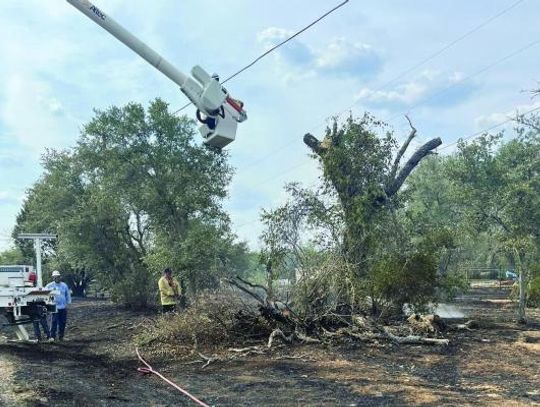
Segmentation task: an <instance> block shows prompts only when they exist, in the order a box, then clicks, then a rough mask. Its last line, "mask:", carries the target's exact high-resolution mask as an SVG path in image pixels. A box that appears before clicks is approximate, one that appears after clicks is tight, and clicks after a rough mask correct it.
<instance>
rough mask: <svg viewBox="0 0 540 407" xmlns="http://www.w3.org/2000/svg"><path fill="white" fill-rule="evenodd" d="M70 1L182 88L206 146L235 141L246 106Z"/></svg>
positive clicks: (200, 72) (80, 0)
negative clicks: (187, 73) (193, 108)
mask: <svg viewBox="0 0 540 407" xmlns="http://www.w3.org/2000/svg"><path fill="white" fill-rule="evenodd" d="M67 1H68V2H69V3H70V4H71V5H73V6H74V7H76V8H77V9H78V10H79V11H81V12H82V13H83V14H85V15H86V16H87V17H89V18H90V19H91V20H92V21H94V22H95V23H97V24H99V25H100V26H101V27H103V28H104V29H105V30H107V31H108V32H109V33H111V34H112V35H113V36H114V37H116V38H117V39H118V40H119V41H121V42H123V43H124V44H125V45H126V46H128V47H129V48H131V49H132V50H133V51H134V52H136V53H137V54H139V56H141V57H142V58H143V59H145V60H146V61H147V62H148V63H150V64H151V65H152V66H154V67H155V68H156V69H157V70H159V71H160V72H161V73H163V74H164V75H165V76H166V77H168V78H169V79H170V80H172V81H173V82H174V83H176V84H177V85H178V86H180V90H181V91H182V92H183V93H184V94H185V95H186V96H187V97H188V99H189V100H190V101H191V102H192V103H193V104H194V105H195V106H196V107H197V110H198V111H197V119H198V120H199V121H200V122H201V123H202V125H201V126H200V127H199V131H200V132H201V134H202V136H203V137H204V139H205V141H204V142H205V143H206V144H209V145H213V146H216V147H224V146H226V145H227V144H229V143H230V142H231V141H233V140H234V138H235V135H236V127H237V123H240V122H243V121H244V120H246V119H247V114H246V112H245V110H244V109H243V103H242V102H240V101H238V100H235V99H233V98H232V97H230V96H229V94H228V92H227V91H226V90H225V88H223V87H222V86H221V85H220V83H219V81H218V80H216V79H215V78H213V77H211V76H210V75H209V74H208V73H207V72H206V71H205V70H204V69H202V68H201V67H200V66H198V65H197V66H195V67H193V69H192V70H191V74H192V75H193V78H194V79H193V78H191V77H190V76H188V75H185V74H183V73H182V72H180V71H179V70H178V69H176V68H175V67H174V66H173V65H172V64H171V63H169V62H168V61H167V60H166V59H164V58H163V57H162V56H161V55H159V54H158V53H157V52H155V51H154V50H153V49H151V48H150V47H149V46H148V45H146V44H145V43H143V42H142V41H141V40H139V39H138V38H137V37H135V36H134V35H133V34H131V33H130V32H129V31H127V30H126V29H125V28H123V27H122V26H121V25H120V24H118V23H117V22H116V21H114V19H112V18H111V17H109V16H107V15H106V14H105V13H104V12H103V11H102V10H100V9H99V8H97V7H96V6H94V5H93V4H92V3H90V2H89V1H88V0H67ZM201 113H202V115H201Z"/></svg>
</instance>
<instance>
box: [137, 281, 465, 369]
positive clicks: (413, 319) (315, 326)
mask: <svg viewBox="0 0 540 407" xmlns="http://www.w3.org/2000/svg"><path fill="white" fill-rule="evenodd" d="M229 283H230V285H231V286H233V287H235V288H234V289H233V290H231V291H229V292H224V291H221V292H217V293H212V294H205V295H202V296H200V297H199V299H198V300H197V301H196V302H195V303H194V304H193V305H192V306H191V307H189V308H188V309H187V310H186V311H184V312H181V313H179V314H177V315H165V316H163V317H161V318H158V319H157V320H156V321H154V323H152V324H149V325H146V326H145V331H144V333H142V334H141V335H139V336H138V338H137V344H138V345H139V346H144V347H146V352H149V353H152V356H154V357H157V356H162V357H167V358H170V357H175V358H184V359H193V357H194V356H195V357H196V358H197V359H196V360H194V361H193V360H191V361H190V362H188V363H201V364H202V367H207V366H209V365H210V364H212V363H215V362H223V361H230V360H235V359H238V358H242V357H246V356H248V355H266V354H268V352H272V351H273V350H275V349H276V348H278V349H279V348H286V347H289V346H291V345H295V344H335V343H355V342H356V343H357V342H364V343H372V344H375V345H377V346H386V344H397V345H404V344H414V345H435V346H446V345H448V344H449V340H448V339H446V338H444V336H443V334H444V332H446V331H447V327H445V324H444V323H443V321H442V320H441V319H440V318H439V317H438V316H436V315H420V314H414V315H412V316H410V317H409V318H408V320H405V321H404V320H400V321H397V322H393V323H388V322H387V323H386V324H385V323H384V322H383V321H382V320H377V319H375V318H373V317H371V316H369V315H364V314H361V313H360V312H356V313H353V312H352V311H350V310H349V311H347V309H346V308H345V307H341V308H339V309H334V310H328V309H325V310H324V312H323V313H322V314H321V315H319V314H317V315H309V316H305V315H303V316H301V315H298V314H297V313H295V312H294V310H293V309H291V308H292V307H291V306H290V305H289V304H287V303H284V302H280V301H275V300H271V299H270V297H269V295H268V292H267V290H266V289H265V287H263V286H259V285H256V284H252V283H250V282H247V281H245V280H243V279H241V278H237V279H234V280H229ZM240 292H242V293H244V294H245V295H243V294H242V295H241V294H240ZM471 327H473V325H472V324H463V326H455V327H452V329H457V330H462V329H466V330H470V329H471ZM272 355H273V356H275V352H273V353H272Z"/></svg>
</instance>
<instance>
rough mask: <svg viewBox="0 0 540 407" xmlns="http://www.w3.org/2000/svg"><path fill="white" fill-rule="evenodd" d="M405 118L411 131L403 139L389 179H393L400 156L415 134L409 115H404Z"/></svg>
mask: <svg viewBox="0 0 540 407" xmlns="http://www.w3.org/2000/svg"><path fill="white" fill-rule="evenodd" d="M405 118H406V119H407V121H408V122H409V126H411V132H410V133H409V136H408V137H407V140H405V142H404V143H403V145H402V146H401V148H400V149H399V151H398V153H397V155H396V159H395V160H394V165H393V166H392V171H391V172H390V176H389V177H388V179H390V180H394V178H395V177H396V174H397V171H398V169H399V163H400V162H401V157H403V154H405V151H407V148H409V144H410V143H411V141H412V139H413V138H414V137H415V136H416V128H415V127H414V126H413V124H412V122H411V119H409V116H407V115H405Z"/></svg>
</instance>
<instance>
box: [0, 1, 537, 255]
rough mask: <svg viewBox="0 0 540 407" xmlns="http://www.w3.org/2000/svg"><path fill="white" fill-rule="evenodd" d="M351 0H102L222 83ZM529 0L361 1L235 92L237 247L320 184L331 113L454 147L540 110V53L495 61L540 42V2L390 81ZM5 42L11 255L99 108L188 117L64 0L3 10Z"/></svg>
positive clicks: (4, 139) (171, 55)
mask: <svg viewBox="0 0 540 407" xmlns="http://www.w3.org/2000/svg"><path fill="white" fill-rule="evenodd" d="M338 2H339V1H335V2H334V1H323V0H314V1H307V0H304V1H296V2H291V1H284V0H274V1H272V2H258V1H257V2H256V1H247V0H230V1H227V2H224V1H222V2H217V1H209V0H183V1H174V0H155V1H152V2H150V1H143V0H131V1H127V0H108V1H105V0H95V1H94V3H95V4H96V5H97V6H98V7H100V8H102V9H103V10H104V11H105V12H106V13H108V14H109V15H110V16H111V17H113V18H115V19H116V20H117V21H118V22H119V23H121V24H122V25H124V26H125V27H126V28H127V29H129V30H130V31H132V32H133V33H135V34H136V35H137V36H139V38H141V39H142V40H143V41H145V42H146V43H147V44H148V45H150V46H152V47H153V48H154V49H155V50H157V51H158V52H159V53H161V54H162V55H163V56H164V57H165V58H167V59H168V60H169V61H170V62H171V63H173V64H174V65H175V66H177V67H178V68H179V69H180V70H182V71H184V72H189V70H190V68H191V67H192V66H193V65H195V64H199V65H201V66H203V67H204V68H206V69H207V70H208V71H210V72H218V73H220V74H221V77H222V78H223V77H226V76H228V75H229V74H230V73H232V72H234V71H236V70H237V69H239V68H240V67H242V66H243V65H245V64H247V63H248V62H250V61H251V60H253V59H254V58H255V57H256V56H258V55H259V54H261V53H262V52H264V51H265V50H266V49H268V48H269V47H270V46H272V45H273V44H275V43H276V42H278V41H280V40H282V39H283V38H285V37H286V36H288V35H289V34H290V33H291V32H294V31H295V30H297V29H299V28H301V27H303V26H304V25H306V24H307V23H309V22H311V21H312V20H313V19H315V18H317V17H318V16H319V15H321V14H322V13H323V12H325V11H326V10H328V9H330V8H332V7H333V6H334V5H336V4H337V3H338ZM514 3H516V0H504V1H503V0H489V1H488V0H479V1H474V2H471V1H464V0H453V1H445V2H442V1H427V0H426V1H423V0H417V1H397V0H393V1H390V0H387V1H384V0H379V1H375V0H369V1H360V0H351V1H349V3H348V4H347V5H345V6H344V7H343V8H341V9H339V10H338V11H337V12H335V13H334V14H332V15H330V16H329V17H328V18H326V19H325V20H323V21H322V22H320V23H319V24H318V25H316V26H315V27H313V28H312V29H311V30H310V31H307V32H306V33H304V34H302V35H301V36H300V37H298V38H297V39H295V40H294V41H292V42H291V43H289V44H287V45H286V46H284V47H282V48H281V49H280V50H279V52H276V53H274V54H271V55H270V56H268V57H267V58H265V59H263V60H262V61H260V62H259V63H258V64H257V65H255V66H254V67H253V68H252V69H250V70H248V71H246V72H244V73H243V74H242V75H240V76H238V77H237V78H236V79H234V80H233V81H231V82H230V83H228V84H227V89H228V90H229V91H230V92H231V94H233V96H234V97H237V98H240V99H242V100H243V101H244V102H245V103H246V110H247V111H248V116H249V119H248V121H247V122H245V123H243V124H241V125H240V127H239V131H238V135H237V140H236V141H235V142H234V143H233V144H231V145H230V156H231V163H232V165H233V166H234V167H235V168H236V173H235V176H234V179H233V182H232V184H231V188H230V197H229V199H228V201H227V203H226V208H227V210H228V211H229V212H230V214H231V218H232V220H233V223H234V229H235V231H236V233H237V234H238V236H239V237H240V238H241V239H245V240H248V241H249V242H250V244H251V245H252V246H253V247H255V246H256V243H257V237H258V235H259V233H260V231H261V227H260V224H259V222H258V220H257V219H258V214H259V212H260V209H261V208H271V207H274V206H276V205H278V204H279V203H280V202H282V201H283V199H284V198H285V196H284V193H283V184H284V183H285V182H289V181H302V182H304V183H305V184H312V183H313V182H315V181H316V179H317V176H318V175H319V171H318V168H317V165H316V164H315V163H314V162H313V161H312V160H310V159H309V158H308V155H307V154H308V150H307V148H306V147H305V146H304V145H303V142H302V136H303V134H304V133H305V132H308V131H309V132H312V133H313V134H315V135H317V136H320V135H321V133H322V131H323V129H324V127H325V123H326V120H327V117H329V116H332V115H336V114H338V113H339V112H342V111H347V112H348V111H350V110H352V111H353V113H354V114H361V113H362V112H363V111H365V110H369V111H371V112H372V113H374V114H375V115H376V116H377V117H378V118H380V119H383V120H389V123H390V124H391V125H392V126H393V127H394V129H395V131H396V134H397V135H399V136H405V135H406V133H407V131H408V128H407V123H406V121H405V119H404V118H403V114H404V113H407V112H408V113H409V115H410V117H411V119H412V120H413V122H414V124H415V126H416V127H417V128H418V130H419V136H418V142H422V141H424V140H426V139H428V138H431V137H435V136H439V137H441V138H442V139H443V142H444V143H451V142H453V141H455V140H456V139H457V138H459V137H460V136H464V135H468V134H471V133H474V132H476V131H478V130H481V129H483V128H487V127H489V126H491V125H493V124H495V123H498V122H500V121H503V120H505V119H506V118H507V117H508V115H509V114H512V112H515V110H516V109H520V110H527V109H530V108H532V107H535V106H540V101H538V100H532V99H531V97H530V94H528V93H527V92H523V90H527V89H531V88H534V87H535V86H537V83H538V81H540V74H539V73H538V55H539V53H540V43H539V44H537V45H534V46H531V47H530V48H528V49H526V50H524V51H522V52H519V53H517V54H516V55H513V56H512V57H510V58H507V59H506V60H504V61H502V62H500V63H496V62H497V61H500V60H501V59H503V58H504V57H505V56H507V55H511V54H512V53H514V52H515V51H517V50H519V49H521V48H523V47H525V46H527V45H528V44H530V43H532V42H533V41H535V40H538V39H540V28H539V26H538V21H537V18H538V15H540V2H537V1H533V0H524V1H521V2H519V4H517V5H516V6H515V7H513V8H512V9H511V10H509V11H508V12H506V13H504V14H503V15H501V16H500V17H498V18H496V19H494V20H493V21H491V22H489V23H488V24H486V25H485V26H484V27H482V28H481V29H479V30H478V31H477V32H475V33H473V34H471V35H470V36H468V37H467V38H465V39H463V40H462V41H460V42H458V43H457V44H455V45H454V46H452V47H451V48H449V49H448V50H446V51H444V52H443V53H441V54H440V55H438V56H437V57H435V58H433V59H431V60H430V61H428V62H427V63H425V64H424V65H422V66H420V67H418V68H416V69H414V70H412V71H411V72H409V73H408V74H407V75H404V76H403V77H401V78H400V79H398V80H396V81H393V82H391V83H390V84H387V83H388V82H389V81H390V80H392V79H393V78H395V77H396V76H398V75H399V74H401V73H402V72H404V71H406V70H407V69H409V68H410V67H413V66H415V65H417V64H418V63H419V62H420V61H422V60H424V59H425V58H426V57H427V56H429V55H432V54H433V53H434V52H436V51H438V50H439V49H441V48H442V47H443V46H445V45H446V44H448V43H450V42H452V41H453V40H455V39H457V38H459V37H460V36H462V35H463V34H464V33H466V32H468V31H469V30H471V29H472V28H474V27H475V26H478V25H479V24H481V23H483V22H485V21H486V20H488V19H489V18H490V17H492V16H493V15H495V14H497V13H499V12H500V11H501V10H503V9H505V8H508V7H509V6H511V5H513V4H514ZM0 38H1V39H0V55H1V61H2V62H1V63H0V78H2V86H1V87H0V249H2V248H5V247H7V246H8V244H9V240H8V239H7V238H6V237H7V236H9V235H10V232H11V229H12V227H13V225H14V222H15V216H16V214H17V212H18V211H19V210H20V207H21V204H22V202H23V199H24V196H25V191H26V190H27V189H28V188H29V187H30V186H31V185H32V184H33V183H34V182H35V181H36V180H37V179H38V177H39V175H40V173H41V167H40V155H41V154H42V153H43V152H44V151H45V149H46V148H55V149H59V148H66V147H70V146H73V145H74V144H75V141H76V139H77V137H78V134H79V129H80V127H81V125H82V124H83V123H85V122H86V121H88V120H89V119H90V118H91V117H92V115H93V113H92V109H93V108H98V109H104V108H107V107H108V106H111V105H122V104H125V103H127V102H129V101H136V102H140V103H143V104H147V103H148V102H149V101H150V100H152V99H153V98H155V97H157V96H159V97H161V98H163V99H165V100H166V101H168V102H169V103H170V105H171V109H173V110H176V109H177V108H179V107H180V106H182V105H184V104H185V102H186V100H185V98H184V96H183V95H182V94H181V93H180V92H179V91H178V89H177V86H176V85H174V84H173V83H172V82H170V81H169V80H168V79H167V78H165V77H164V76H162V75H161V74H160V73H159V72H157V71H155V70H154V69H153V68H152V67H151V66H149V65H148V64H147V63H146V62H145V61H143V60H141V59H140V58H139V57H138V56H137V55H135V54H133V53H132V52H131V51H130V50H129V49H127V48H126V47H125V46H124V45H122V44H121V43H119V42H118V41H116V40H115V39H114V38H112V37H111V36H110V35H109V34H108V33H107V32H105V31H104V30H103V29H101V28H100V27H98V26H97V25H95V24H94V23H92V22H91V21H90V20H88V19H87V18H86V17H85V16H83V15H82V14H80V13H79V12H78V11H77V10H75V9H74V8H73V7H72V6H70V5H69V4H68V3H67V2H65V1H62V0H49V1H46V2H45V1H43V0H40V1H38V0H25V1H20V0H2V1H1V2H0ZM494 63H495V64H494ZM491 64H494V65H493V67H491V68H489V69H486V70H484V68H486V67H488V66H489V65H491ZM478 72H480V73H478ZM471 76H472V77H471ZM469 77H470V78H469ZM385 84H387V86H383V85H385ZM184 112H185V113H186V114H188V115H193V114H194V111H193V108H189V109H186V110H185V111H184ZM449 150H450V149H449Z"/></svg>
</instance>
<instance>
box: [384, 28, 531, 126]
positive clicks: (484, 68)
mask: <svg viewBox="0 0 540 407" xmlns="http://www.w3.org/2000/svg"><path fill="white" fill-rule="evenodd" d="M538 44H540V38H539V39H537V40H535V41H532V42H530V43H529V44H527V45H525V46H524V47H521V48H519V49H517V50H516V51H513V52H511V53H510V54H508V55H506V56H504V57H502V58H499V59H497V60H496V61H494V62H492V63H490V64H489V65H487V66H485V67H483V68H482V69H479V70H478V71H476V72H474V73H473V74H471V75H468V76H466V77H464V78H462V79H460V80H457V81H455V82H453V83H452V84H451V85H449V86H447V87H446V88H443V89H441V90H440V91H438V92H436V93H434V94H432V95H430V96H428V97H427V98H424V99H422V100H420V101H419V102H417V103H415V104H414V105H412V106H410V107H409V108H408V109H407V112H402V113H398V114H395V115H393V116H391V117H390V118H388V119H386V120H385V122H391V121H392V120H394V119H395V118H397V117H399V116H402V115H404V114H405V113H408V112H410V111H412V110H414V109H416V108H417V107H418V106H421V105H423V104H425V103H426V102H429V101H430V100H433V99H435V98H436V97H438V96H440V95H442V94H444V93H446V92H447V91H449V90H450V89H453V88H454V87H456V86H458V85H461V84H462V83H463V82H466V81H468V80H470V79H472V78H474V77H476V76H478V75H480V74H482V73H484V72H486V71H488V70H490V69H491V68H493V67H495V66H497V65H499V64H501V63H503V62H505V61H507V60H509V59H511V58H513V57H515V56H516V55H518V54H520V53H522V52H523V51H526V50H528V49H529V48H532V47H534V46H535V45H538Z"/></svg>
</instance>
